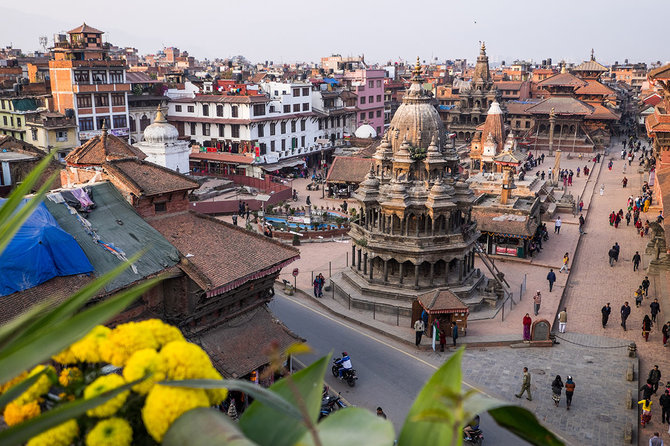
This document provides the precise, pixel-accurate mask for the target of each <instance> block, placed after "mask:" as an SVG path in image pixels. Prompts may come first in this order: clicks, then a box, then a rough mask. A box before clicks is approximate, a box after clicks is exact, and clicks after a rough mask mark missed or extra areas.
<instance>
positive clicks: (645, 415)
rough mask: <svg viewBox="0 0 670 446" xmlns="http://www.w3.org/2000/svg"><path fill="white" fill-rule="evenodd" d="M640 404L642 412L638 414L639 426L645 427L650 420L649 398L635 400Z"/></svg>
mask: <svg viewBox="0 0 670 446" xmlns="http://www.w3.org/2000/svg"><path fill="white" fill-rule="evenodd" d="M637 404H638V405H642V413H641V414H640V426H642V427H645V426H646V425H647V424H649V423H650V422H651V400H650V399H648V398H645V399H643V400H640V401H638V402H637Z"/></svg>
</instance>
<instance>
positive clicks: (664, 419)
mask: <svg viewBox="0 0 670 446" xmlns="http://www.w3.org/2000/svg"><path fill="white" fill-rule="evenodd" d="M658 404H659V405H660V406H661V423H668V424H670V393H668V391H667V390H666V391H665V393H663V395H661V397H660V398H659V399H658Z"/></svg>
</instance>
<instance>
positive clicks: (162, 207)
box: [154, 201, 167, 212]
mask: <svg viewBox="0 0 670 446" xmlns="http://www.w3.org/2000/svg"><path fill="white" fill-rule="evenodd" d="M166 211H167V202H166V201H164V202H162V203H154V212H166Z"/></svg>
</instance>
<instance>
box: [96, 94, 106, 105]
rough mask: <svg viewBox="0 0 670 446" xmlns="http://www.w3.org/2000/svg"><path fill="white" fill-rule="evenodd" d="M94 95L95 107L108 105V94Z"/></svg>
mask: <svg viewBox="0 0 670 446" xmlns="http://www.w3.org/2000/svg"><path fill="white" fill-rule="evenodd" d="M93 96H94V97H95V106H96V107H108V106H109V95H108V94H94V95H93Z"/></svg>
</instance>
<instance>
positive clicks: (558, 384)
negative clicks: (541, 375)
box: [551, 375, 563, 407]
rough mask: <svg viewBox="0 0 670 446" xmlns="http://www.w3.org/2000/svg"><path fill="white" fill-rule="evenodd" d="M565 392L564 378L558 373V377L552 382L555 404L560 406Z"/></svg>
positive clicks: (552, 394)
mask: <svg viewBox="0 0 670 446" xmlns="http://www.w3.org/2000/svg"><path fill="white" fill-rule="evenodd" d="M562 392H563V380H562V379H561V375H556V378H554V380H553V381H552V383H551V398H552V399H553V400H554V406H556V407H558V404H559V403H560V402H561V393H562Z"/></svg>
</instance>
